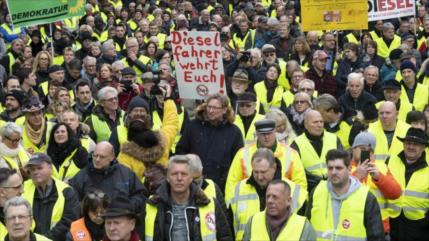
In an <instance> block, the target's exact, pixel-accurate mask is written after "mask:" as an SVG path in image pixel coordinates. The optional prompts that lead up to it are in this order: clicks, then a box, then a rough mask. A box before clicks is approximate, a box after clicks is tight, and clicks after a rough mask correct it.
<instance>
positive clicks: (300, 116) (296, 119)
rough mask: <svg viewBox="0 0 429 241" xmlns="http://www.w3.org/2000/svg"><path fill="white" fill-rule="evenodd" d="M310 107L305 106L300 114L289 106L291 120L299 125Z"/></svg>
mask: <svg viewBox="0 0 429 241" xmlns="http://www.w3.org/2000/svg"><path fill="white" fill-rule="evenodd" d="M310 109H311V108H307V109H306V110H305V111H304V112H302V113H301V114H300V113H298V112H297V111H296V110H295V108H294V107H292V108H290V113H291V114H292V120H293V122H295V123H296V124H298V125H301V124H302V123H303V122H304V115H305V113H307V112H308V111H309V110H310Z"/></svg>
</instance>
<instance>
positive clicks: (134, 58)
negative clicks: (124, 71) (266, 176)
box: [121, 37, 151, 81]
mask: <svg viewBox="0 0 429 241" xmlns="http://www.w3.org/2000/svg"><path fill="white" fill-rule="evenodd" d="M125 47H126V51H127V52H126V53H127V54H126V56H125V57H124V58H122V59H121V62H123V63H124V64H125V67H131V68H133V69H134V71H135V72H136V74H137V76H139V77H138V78H137V79H138V80H139V81H141V78H140V75H142V74H143V73H145V72H147V71H150V70H151V68H150V64H149V62H150V61H151V60H150V58H149V57H147V56H144V55H142V54H140V53H139V43H138V41H137V39H136V38H135V37H130V38H128V39H127V40H126V41H125Z"/></svg>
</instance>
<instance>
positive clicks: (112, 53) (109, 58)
mask: <svg viewBox="0 0 429 241" xmlns="http://www.w3.org/2000/svg"><path fill="white" fill-rule="evenodd" d="M116 60H118V58H117V53H116V50H115V43H114V42H113V40H112V39H109V40H107V41H106V42H104V43H103V44H102V45H101V56H100V57H99V58H98V59H97V66H101V65H102V64H113V62H115V61H116Z"/></svg>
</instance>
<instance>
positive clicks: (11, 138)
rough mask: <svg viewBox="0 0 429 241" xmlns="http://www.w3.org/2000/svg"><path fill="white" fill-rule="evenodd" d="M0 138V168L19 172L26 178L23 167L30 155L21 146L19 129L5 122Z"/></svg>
mask: <svg viewBox="0 0 429 241" xmlns="http://www.w3.org/2000/svg"><path fill="white" fill-rule="evenodd" d="M0 136H1V141H0V167H8V168H13V169H17V170H20V171H21V174H23V177H25V176H27V175H26V172H25V171H24V168H23V167H24V166H25V164H27V162H28V160H29V159H30V155H29V154H28V153H27V151H26V150H25V148H24V147H23V146H22V145H21V137H22V129H21V127H19V126H18V125H17V124H15V123H14V122H7V123H6V124H5V125H4V126H3V127H2V128H1V129H0Z"/></svg>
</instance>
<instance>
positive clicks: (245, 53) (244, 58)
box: [240, 51, 251, 62]
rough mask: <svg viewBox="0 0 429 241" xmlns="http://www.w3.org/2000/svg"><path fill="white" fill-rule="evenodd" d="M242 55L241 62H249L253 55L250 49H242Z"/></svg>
mask: <svg viewBox="0 0 429 241" xmlns="http://www.w3.org/2000/svg"><path fill="white" fill-rule="evenodd" d="M241 54H242V56H241V58H240V62H249V61H250V58H251V55H250V52H249V51H242V52H241Z"/></svg>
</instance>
